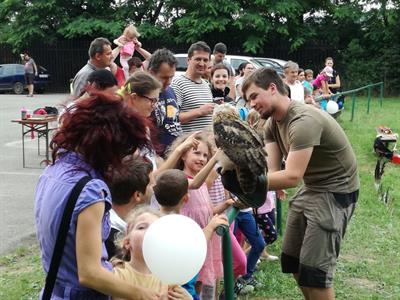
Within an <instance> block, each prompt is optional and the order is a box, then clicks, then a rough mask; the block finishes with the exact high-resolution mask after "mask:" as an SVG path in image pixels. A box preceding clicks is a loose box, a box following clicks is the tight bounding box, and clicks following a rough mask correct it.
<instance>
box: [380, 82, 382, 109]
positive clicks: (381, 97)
mask: <svg viewBox="0 0 400 300" xmlns="http://www.w3.org/2000/svg"><path fill="white" fill-rule="evenodd" d="M382 102H383V81H382V82H381V92H380V104H381V107H382Z"/></svg>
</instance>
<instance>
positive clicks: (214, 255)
mask: <svg viewBox="0 0 400 300" xmlns="http://www.w3.org/2000/svg"><path fill="white" fill-rule="evenodd" d="M188 178H189V179H192V177H189V176H188ZM181 215H184V216H187V217H189V218H191V219H193V220H194V221H195V222H196V223H197V224H199V225H200V227H201V228H204V227H206V226H207V224H208V222H209V221H210V219H211V218H212V216H213V210H212V207H211V200H210V195H209V194H208V189H207V185H206V184H205V183H203V185H202V186H201V187H200V188H198V189H197V190H193V189H190V190H189V199H188V201H187V202H186V203H185V204H184V205H183V207H182V209H181ZM221 253H222V251H221V239H220V238H219V236H218V235H217V234H216V233H214V234H213V235H212V237H211V240H209V241H208V242H207V256H206V260H205V262H204V265H203V267H202V268H201V270H200V273H199V278H198V281H201V282H203V284H205V285H214V284H215V281H216V280H217V279H219V278H222V275H223V271H222V257H221Z"/></svg>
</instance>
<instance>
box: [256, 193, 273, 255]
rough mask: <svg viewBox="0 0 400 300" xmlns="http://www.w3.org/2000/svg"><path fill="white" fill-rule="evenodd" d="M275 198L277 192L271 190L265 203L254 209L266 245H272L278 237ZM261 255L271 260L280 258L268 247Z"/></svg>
mask: <svg viewBox="0 0 400 300" xmlns="http://www.w3.org/2000/svg"><path fill="white" fill-rule="evenodd" d="M275 200H276V196H275V192H274V191H269V192H267V198H266V199H265V203H264V204H263V205H262V206H261V207H259V208H256V209H254V216H255V217H256V221H257V224H258V227H259V228H260V229H261V231H262V232H263V236H264V241H265V245H266V246H268V245H271V244H272V243H273V242H275V241H276V239H277V238H278V234H277V232H276V229H275ZM261 257H262V258H264V259H266V260H269V261H277V260H278V259H279V258H278V257H277V256H274V255H271V254H269V253H268V252H267V251H266V249H264V252H263V254H262V255H261Z"/></svg>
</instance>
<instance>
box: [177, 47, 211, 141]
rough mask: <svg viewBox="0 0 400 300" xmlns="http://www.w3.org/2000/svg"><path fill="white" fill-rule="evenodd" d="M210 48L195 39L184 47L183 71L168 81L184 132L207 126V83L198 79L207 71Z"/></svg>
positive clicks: (208, 96)
mask: <svg viewBox="0 0 400 300" xmlns="http://www.w3.org/2000/svg"><path fill="white" fill-rule="evenodd" d="M210 55H211V49H210V47H209V46H208V45H207V44H206V43H205V42H201V41H200V42H196V43H194V44H192V45H191V46H190V48H189V50H188V68H187V70H186V73H185V74H183V75H180V76H178V77H175V78H174V79H173V80H172V84H171V86H172V88H173V89H174V91H175V94H176V98H177V100H178V105H179V109H180V113H179V119H180V121H181V124H182V129H183V132H184V133H189V132H193V131H196V130H202V129H206V128H209V127H211V125H212V113H213V110H214V103H213V97H212V93H211V89H210V86H209V84H208V83H207V82H206V81H205V80H204V79H202V78H201V76H202V75H204V74H205V72H206V71H207V66H208V63H209V61H210Z"/></svg>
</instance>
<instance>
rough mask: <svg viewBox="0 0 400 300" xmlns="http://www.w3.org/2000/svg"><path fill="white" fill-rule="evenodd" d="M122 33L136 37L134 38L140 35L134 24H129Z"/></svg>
mask: <svg viewBox="0 0 400 300" xmlns="http://www.w3.org/2000/svg"><path fill="white" fill-rule="evenodd" d="M123 35H124V36H128V37H136V38H138V37H139V36H140V33H139V31H138V30H137V28H136V26H134V25H132V24H130V25H128V26H126V27H125V29H124V33H123Z"/></svg>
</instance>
